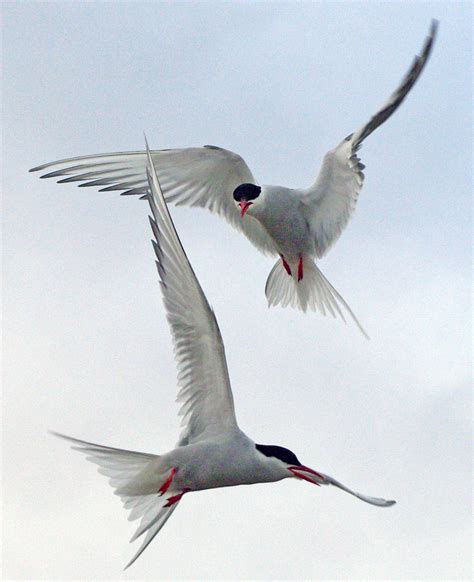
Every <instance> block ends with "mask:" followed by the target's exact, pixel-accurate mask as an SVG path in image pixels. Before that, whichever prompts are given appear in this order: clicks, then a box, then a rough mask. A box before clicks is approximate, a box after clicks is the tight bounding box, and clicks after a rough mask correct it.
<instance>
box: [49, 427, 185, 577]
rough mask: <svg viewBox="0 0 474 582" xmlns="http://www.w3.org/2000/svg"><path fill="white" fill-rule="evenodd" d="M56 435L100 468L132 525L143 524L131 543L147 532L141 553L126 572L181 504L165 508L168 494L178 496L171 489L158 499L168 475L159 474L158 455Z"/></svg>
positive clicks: (130, 563)
mask: <svg viewBox="0 0 474 582" xmlns="http://www.w3.org/2000/svg"><path fill="white" fill-rule="evenodd" d="M53 434H54V435H56V436H58V437H60V438H62V439H65V440H67V441H69V442H70V443H72V448H73V449H74V450H76V451H79V452H81V453H84V454H85V455H86V458H87V460H89V461H91V462H92V463H95V464H96V465H99V469H98V470H99V473H101V474H102V475H105V476H106V477H108V478H109V479H108V480H109V483H110V485H111V486H112V487H113V488H114V490H115V491H114V492H115V494H116V495H119V496H120V499H121V501H122V503H123V506H124V508H125V509H126V510H128V511H130V514H129V516H128V519H129V521H134V520H136V519H139V520H140V523H139V525H138V528H137V530H136V532H135V534H134V535H133V537H132V539H131V540H130V541H131V542H132V541H134V540H136V539H137V538H138V537H140V536H142V535H143V534H144V533H145V532H147V533H146V536H145V539H144V540H143V542H142V544H141V546H140V547H139V549H138V551H137V552H136V554H135V555H134V556H133V558H132V559H131V560H130V562H129V563H128V564H127V565H126V566H125V569H126V568H128V567H129V566H131V565H132V564H133V562H135V560H136V559H137V558H138V557H139V556H140V555H141V554H142V553H143V552H144V551H145V549H146V548H147V546H148V545H149V544H150V543H151V541H152V540H153V538H154V537H155V536H156V535H157V533H158V532H159V531H160V530H161V528H162V527H163V526H164V525H165V523H166V522H167V520H168V519H169V518H170V517H171V514H172V513H173V511H174V510H175V509H176V507H177V506H178V503H179V501H178V502H176V503H174V504H173V505H171V506H169V507H165V505H166V503H167V501H168V498H169V497H168V494H169V495H173V494H175V493H178V492H177V491H174V490H173V489H172V487H170V488H169V490H168V493H167V495H166V496H161V495H159V487H160V485H161V484H162V483H163V482H164V481H165V479H166V476H167V474H166V472H162V471H160V468H159V459H160V457H159V455H150V454H148V453H139V452H136V451H128V450H124V449H115V448H113V447H104V446H102V445H97V444H94V443H90V442H87V441H81V440H79V439H75V438H72V437H68V436H66V435H63V434H60V433H56V432H53Z"/></svg>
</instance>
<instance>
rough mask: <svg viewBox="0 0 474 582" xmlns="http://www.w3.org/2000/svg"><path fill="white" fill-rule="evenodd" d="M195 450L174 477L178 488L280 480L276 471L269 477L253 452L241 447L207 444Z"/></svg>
mask: <svg viewBox="0 0 474 582" xmlns="http://www.w3.org/2000/svg"><path fill="white" fill-rule="evenodd" d="M190 452H191V451H190ZM195 453H196V454H193V456H192V458H188V459H186V462H184V463H180V464H179V465H178V471H177V473H176V475H175V478H174V480H173V485H174V486H175V488H176V489H179V490H184V489H189V490H191V491H200V490H203V489H214V488H216V487H230V486H233V485H246V484H251V483H258V482H262V481H275V480H277V479H275V478H274V476H273V475H268V478H266V477H267V475H265V474H263V473H262V471H261V467H259V465H258V463H257V462H256V461H255V460H254V457H253V455H252V454H249V455H247V454H245V451H242V449H239V448H238V447H233V446H229V447H226V446H216V447H212V446H211V447H209V446H206V447H203V449H202V450H201V451H195Z"/></svg>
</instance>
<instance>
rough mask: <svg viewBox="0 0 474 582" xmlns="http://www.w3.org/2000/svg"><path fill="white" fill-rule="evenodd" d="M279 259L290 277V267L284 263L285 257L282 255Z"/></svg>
mask: <svg viewBox="0 0 474 582" xmlns="http://www.w3.org/2000/svg"><path fill="white" fill-rule="evenodd" d="M280 257H281V262H282V263H283V266H284V267H285V271H286V272H287V273H288V275H290V277H291V269H290V265H289V264H288V263H287V262H286V261H285V257H284V256H283V255H280Z"/></svg>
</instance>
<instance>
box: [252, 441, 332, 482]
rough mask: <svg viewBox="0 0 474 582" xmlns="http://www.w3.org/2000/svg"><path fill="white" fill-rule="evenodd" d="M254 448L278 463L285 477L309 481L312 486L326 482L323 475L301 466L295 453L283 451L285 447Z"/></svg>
mask: <svg viewBox="0 0 474 582" xmlns="http://www.w3.org/2000/svg"><path fill="white" fill-rule="evenodd" d="M255 447H256V448H257V451H259V452H260V453H262V455H265V457H268V458H271V459H275V460H277V461H280V463H281V464H282V466H283V467H284V468H285V470H286V471H287V472H288V475H287V477H297V478H298V479H303V480H304V481H309V482H310V483H313V484H314V485H320V484H321V483H324V482H325V481H326V479H325V477H324V475H322V474H321V473H318V472H317V471H314V470H313V469H310V468H309V467H306V466H305V465H302V464H301V463H300V462H299V460H298V457H297V456H296V455H295V453H293V452H292V451H290V450H289V449H285V447H278V446H276V445H255Z"/></svg>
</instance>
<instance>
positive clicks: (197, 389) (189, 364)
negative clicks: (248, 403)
mask: <svg viewBox="0 0 474 582" xmlns="http://www.w3.org/2000/svg"><path fill="white" fill-rule="evenodd" d="M147 152H148V166H147V172H148V182H149V184H150V194H149V203H150V208H151V211H152V214H153V218H151V217H150V223H151V226H152V229H153V234H154V236H155V240H154V241H152V242H153V247H154V249H155V254H156V259H157V267H158V273H159V276H160V279H161V289H162V292H163V298H164V303H165V307H166V311H167V317H168V321H169V324H170V326H171V331H172V335H173V341H174V347H175V353H176V359H177V363H178V383H179V386H180V388H181V389H180V391H179V394H178V400H179V401H181V402H182V403H183V404H182V407H181V410H180V414H181V415H183V416H184V419H183V424H184V425H185V429H184V431H183V433H182V434H181V436H180V440H179V444H180V445H185V444H188V443H191V442H195V441H197V440H201V439H205V438H206V437H207V436H209V435H212V434H216V433H222V432H225V431H228V430H233V429H235V428H237V421H236V418H235V411H234V401H233V398H232V391H231V387H230V380H229V373H228V371H227V362H226V358H225V351H224V344H223V342H222V337H221V334H220V331H219V327H218V325H217V321H216V318H215V315H214V313H213V311H212V309H211V308H210V306H209V303H208V302H207V299H206V297H205V295H204V293H203V291H202V289H201V286H200V285H199V282H198V280H197V278H196V275H195V274H194V271H193V269H192V267H191V265H190V263H189V261H188V258H187V257H186V253H185V252H184V249H183V247H182V245H181V242H180V240H179V238H178V235H177V233H176V230H175V228H174V225H173V221H172V220H171V216H170V214H169V212H168V208H167V206H166V202H165V200H164V197H163V194H162V192H161V188H160V183H159V182H158V177H157V175H156V171H155V167H154V165H153V159H152V157H151V153H150V152H149V151H148V150H147Z"/></svg>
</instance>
